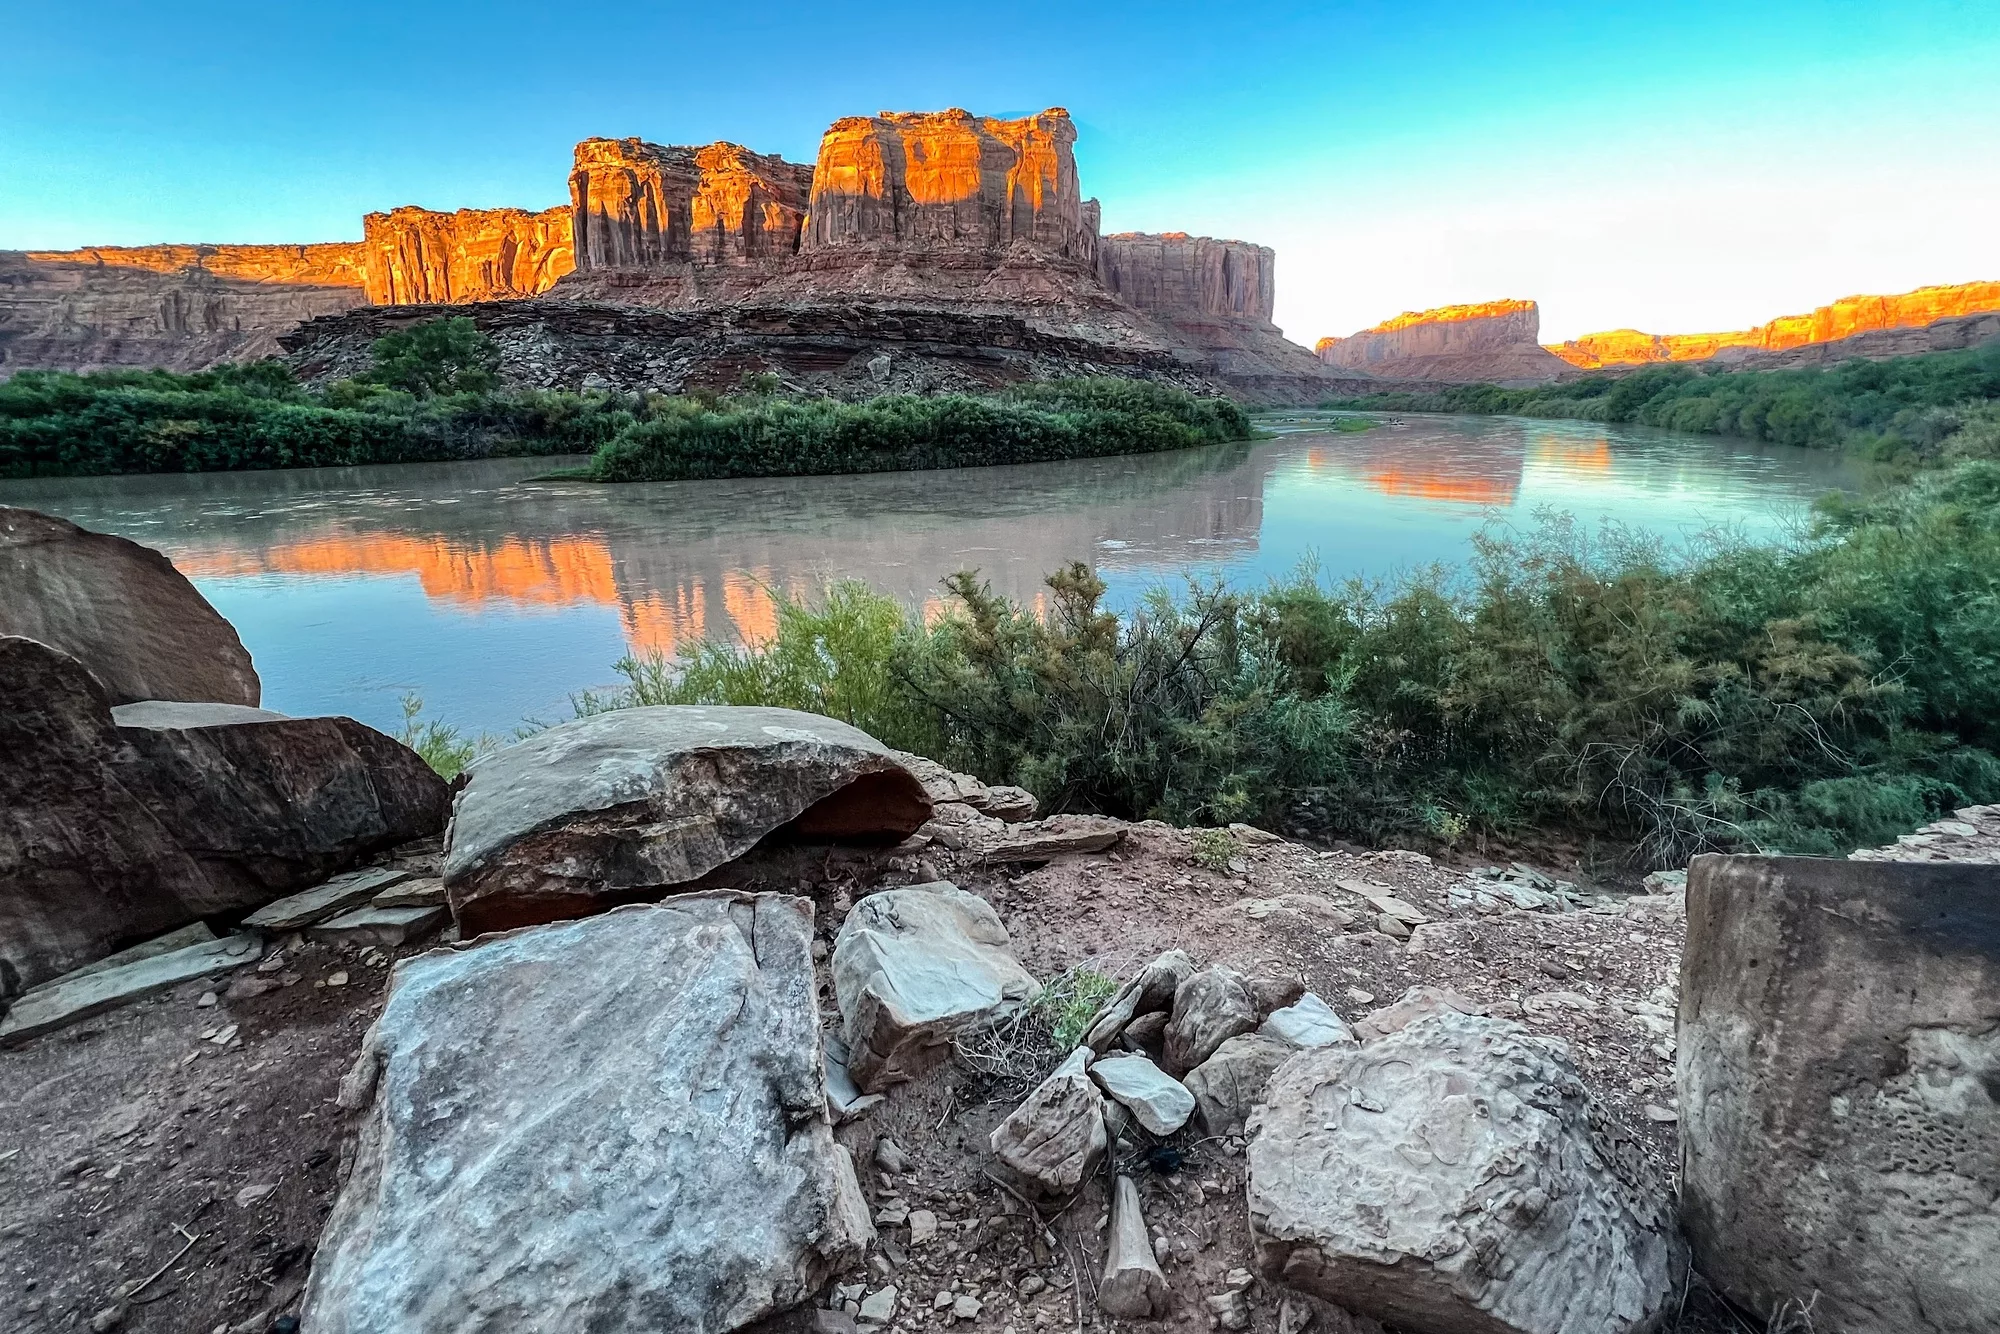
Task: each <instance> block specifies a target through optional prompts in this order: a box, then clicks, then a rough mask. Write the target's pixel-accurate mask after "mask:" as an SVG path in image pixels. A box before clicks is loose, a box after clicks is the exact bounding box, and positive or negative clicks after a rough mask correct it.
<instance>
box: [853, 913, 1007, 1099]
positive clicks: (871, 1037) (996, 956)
mask: <svg viewBox="0 0 2000 1334" xmlns="http://www.w3.org/2000/svg"><path fill="white" fill-rule="evenodd" d="M833 988H834V997H835V999H836V1000H837V1001H838V1003H839V1005H840V1017H841V1021H842V1022H843V1023H844V1024H845V1026H846V1038H847V1046H848V1061H847V1068H848V1071H849V1073H850V1074H852V1075H853V1076H854V1082H855V1083H856V1084H857V1085H859V1086H860V1088H861V1089H862V1090H863V1091H864V1092H868V1093H874V1092H877V1091H879V1090H881V1089H883V1088H885V1087H887V1086H888V1085H890V1084H895V1083H900V1082H902V1081H904V1080H907V1079H909V1078H911V1077H912V1076H914V1075H916V1074H918V1073H920V1072H922V1071H923V1070H925V1069H927V1068H929V1067H930V1066H931V1065H933V1064H935V1063H936V1062H937V1061H938V1060H939V1059H940V1058H941V1057H942V1056H943V1054H944V1049H945V1045H946V1044H947V1043H949V1042H950V1041H951V1038H952V1035H953V1034H955V1033H957V1032H958V1031H959V1030H960V1029H962V1028H965V1027H968V1026H970V1025H973V1024H978V1023H982V1022H984V1021H987V1020H990V1019H993V1018H997V1017H998V1016H1000V1015H1002V1014H1004V1013H1006V1012H1008V1011H1009V1010H1011V1009H1013V1008H1015V1007H1016V1006H1019V1005H1021V1004H1023V1003H1024V1002H1026V1001H1029V1000H1032V999H1033V998H1034V997H1035V996H1036V995H1037V994H1039V993H1040V991H1041V986H1040V984H1039V983H1037V982H1036V981H1035V979H1034V978H1033V976H1031V975H1030V974H1029V972H1028V970H1027V969H1025V968H1023V967H1022V966H1021V965H1020V962H1019V961H1018V960H1016V959H1015V958H1014V954H1013V951H1012V949H1011V948H1010V944H1009V941H1008V938H1007V928H1006V927H1005V926H1003V925H1001V922H1000V918H999V915H998V914H996V913H995V912H994V911H993V906H992V905H991V904H989V903H988V902H986V900H985V899H982V898H980V897H978V896H977V895H974V894H968V893H966V892H965V891H964V890H962V889H960V888H958V887H957V886H956V885H952V884H948V883H946V882H944V881H938V882H935V883H933V884H928V885H911V886H909V887H907V888H904V889H889V890H883V891H882V892H881V893H879V894H870V895H869V896H868V897H867V898H865V899H862V900H861V901H860V902H859V903H857V904H855V905H854V908H853V910H852V911H851V912H849V913H848V914H847V920H846V921H844V922H842V923H841V924H840V934H839V935H838V936H837V937H835V939H834V943H833Z"/></svg>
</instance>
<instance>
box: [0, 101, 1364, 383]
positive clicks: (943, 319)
mask: <svg viewBox="0 0 2000 1334" xmlns="http://www.w3.org/2000/svg"><path fill="white" fill-rule="evenodd" d="M1075 142H1076V127H1075V125H1074V124H1073V123H1072V122H1071V120H1070V117H1069V113H1068V112H1066V111H1064V110H1063V109H1062V108H1060V107H1051V108H1049V109H1048V110H1046V111H1043V112H1040V113H1038V114H1036V115H1033V116H1024V117H1020V118H1016V119H998V118H993V117H984V116H976V115H973V114H972V113H971V112H968V111H963V110H958V109H952V110H947V111H937V112H886V111H885V112H881V113H879V114H877V115H874V116H851V117H847V118H844V119H842V120H838V121H836V122H834V124H833V125H832V126H831V127H829V128H828V130H827V131H826V133H825V135H824V136H823V137H822V139H821V141H820V148H819V153H818V157H817V159H816V161H815V162H814V163H812V164H810V165H808V164H805V163H797V162H788V161H786V160H785V159H784V158H782V157H779V156H776V155H773V154H764V153H758V152H755V151H753V150H751V149H749V148H746V147H744V146H742V145H740V144H733V143H713V144H706V145H698V146H690V145H665V144H655V143H650V142H648V141H646V140H643V139H637V138H625V139H608V138H604V139H586V140H584V141H583V142H582V143H580V144H578V145H577V146H576V151H575V158H574V163H573V168H572V171H571V173H570V177H569V195H570V198H569V203H568V204H567V205H566V206H558V207H556V208H551V209H544V210H541V211H538V212H537V211H529V210H525V209H514V208H501V209H461V210H458V211H457V212H440V211H436V210H431V209H423V208H416V207H403V208H396V209H391V210H389V211H387V212H380V213H370V214H368V215H367V217H366V218H365V219H364V221H363V227H362V231H363V236H362V240H361V241H359V242H340V243H332V244H324V245H305V246H231V245H215V246H209V245H204V246H146V247H133V248H114V247H92V248H88V249H85V250H76V251H36V252H25V253H24V252H0V376H4V375H6V374H11V373H13V372H16V371H20V370H25V369H34V368H52V369H65V370H77V369H94V368H99V367H111V366H166V367H169V368H172V369H177V370H192V369H198V368H200V367H203V366H208V365H213V364H216V363H218V362H222V361H231V360H242V359H249V358H254V357H259V356H268V355H274V354H278V353H281V352H283V351H285V350H287V349H292V350H294V351H295V358H296V356H303V357H305V358H306V361H307V362H308V363H309V368H310V369H311V370H312V373H315V374H317V373H320V372H322V371H325V370H326V368H330V367H344V366H347V365H348V364H349V363H350V362H351V361H352V360H353V356H354V347H353V346H351V345H352V344H355V343H356V342H357V341H358V340H363V339H366V338H371V337H374V336H379V334H380V333H381V332H382V331H384V330H385V329H387V328H390V327H396V325H397V322H398V321H405V322H406V321H407V320H408V319H411V318H418V317H424V318H427V317H428V316H427V315H423V314H422V312H421V311H415V312H410V313H408V314H404V313H402V312H403V310H404V308H406V307H420V308H429V307H434V306H439V305H452V306H462V307H464V308H465V313H467V314H469V315H471V316H472V317H473V318H474V319H475V320H477V321H479V322H480V324H481V327H482V328H485V329H487V330H488V332H489V333H492V334H494V336H495V337H496V338H500V339H502V341H503V362H502V374H503V375H505V376H507V377H509V378H510V379H513V380H516V381H517V382H520V383H523V384H534V385H538V386H542V387H570V388H575V387H579V386H578V384H572V383H571V381H573V380H579V379H588V380H590V381H591V382H593V383H595V382H605V383H609V384H612V385H616V386H619V387H626V388H652V389H661V390H667V391H673V390H678V389H681V388H684V387H688V386H690V385H693V384H698V383H703V382H705V381H708V380H714V381H724V380H727V381H730V382H733V379H732V378H731V377H734V376H738V375H740V374H742V373H745V372H749V371H757V370H765V369H768V370H772V371H775V372H778V373H780V374H781V375H782V376H784V377H786V378H788V379H795V380H802V381H803V382H806V383H811V384H813V385H815V386H817V387H821V388H829V389H832V390H833V391H835V392H852V393H861V392H865V391H869V390H871V389H872V390H875V391H879V390H880V389H883V388H917V389H935V388H954V387H977V386H978V385H979V384H981V383H988V382H999V381H1005V380H1008V379H1014V378H1020V377H1021V376H1022V375H1027V374H1037V375H1039V374H1046V373H1054V372H1055V371H1056V370H1057V369H1059V368H1062V367H1068V368H1071V369H1090V368H1093V367H1095V368H1100V369H1106V368H1108V369H1111V370H1113V371H1114V372H1115V373H1133V374H1145V375H1149V376H1155V377H1165V378H1177V379H1179V380H1181V381H1182V382H1187V383H1206V384H1208V385H1209V386H1210V387H1224V388H1227V389H1229V390H1230V391H1232V392H1235V393H1237V394H1238V395H1239V396H1242V397H1247V398H1252V399H1257V400H1262V401H1274V402H1316V401H1318V400H1319V399H1320V398H1323V397H1325V396H1326V395H1328V394H1330V393H1339V392H1353V391H1354V390H1356V389H1357V388H1365V384H1363V383H1362V380H1361V377H1358V376H1351V375H1350V376H1343V375H1342V374H1341V373H1340V372H1339V371H1338V370H1336V369H1330V368H1329V367H1327V366H1323V365H1322V364H1321V363H1320V362H1319V361H1317V360H1315V359H1314V358H1313V356H1312V354H1311V353H1310V352H1308V351H1307V350H1306V349H1305V348H1303V347H1301V346H1299V345H1297V344H1295V343H1291V342H1288V341H1287V340H1286V339H1285V338H1284V336H1283V334H1282V332H1281V331H1280V330H1279V329H1278V328H1277V326H1276V325H1274V324H1273V323H1272V322H1271V313H1272V309H1273V301H1274V292H1275V267H1276V257H1275V255H1274V254H1273V252H1272V251H1271V250H1270V249H1269V248H1267V247H1264V246H1258V245H1253V244H1250V243H1248V242H1243V241H1230V240H1219V239H1216V238H1211V237H1200V236H1188V235H1186V234H1184V233H1177V232H1174V233H1163V234H1157V235H1154V234H1143V233H1118V234H1115V235H1112V236H1101V235H1100V234H1099V230H1100V227H1099V224H1100V219H1101V216H1102V211H1101V208H1100V206H1099V204H1098V202H1097V201H1096V200H1094V199H1086V198H1084V197H1083V194H1082V190H1081V187H1080V183H1079V181H1078V178H1077V169H1076V158H1075V154H1074V150H1073V145H1074V144H1075ZM647 311H656V312H657V311H666V312H685V313H687V314H689V315H691V316H701V317H703V318H700V319H695V320H693V321H692V322H690V321H681V322H679V323H675V322H673V321H666V322H662V321H660V320H657V319H654V320H650V321H649V320H648V319H647V318H645V317H644V314H643V313H644V312H647ZM899 311H900V312H909V313H911V314H912V316H913V317H914V323H913V322H911V320H908V319H900V317H898V316H897V315H896V312H899ZM738 316H741V317H742V318H740V319H739V318H738ZM1010 321H1011V323H1010ZM808 328H809V329H810V330H811V331H813V332H812V333H811V334H810V336H807V335H806V334H805V333H804V332H802V331H804V330H807V329H808ZM1014 329H1019V330H1020V332H1019V333H1014V332H1010V330H1014ZM614 331H615V332H614ZM510 340H511V341H510ZM649 340H657V345H655V343H654V342H651V341H649ZM801 340H803V341H801ZM614 343H615V348H614ZM693 344H700V345H702V346H703V347H708V348H711V350H712V355H711V354H710V353H701V354H699V355H696V356H694V357H692V358H690V357H689V356H687V355H683V354H682V353H684V352H685V350H686V348H687V347H688V346H691V345H693ZM674 348H679V349H681V351H680V352H675V351H674V350H673V349H674ZM298 349H305V351H303V352H298V351H297V350H298ZM614 350H615V351H616V352H617V353H618V355H615V356H614V355H611V353H612V351H614ZM884 353H889V354H892V355H891V357H890V366H891V369H890V372H889V373H888V374H887V376H886V378H885V376H884V374H883V373H882V367H883V362H882V359H881V358H882V354H884ZM595 363H601V366H600V367H599V368H598V369H586V368H587V367H591V366H593V364H595ZM869 366H872V367H874V371H872V372H870V373H868V374H864V373H863V369H862V368H864V367H869ZM899 367H900V368H904V369H897V368H899ZM1120 368H1122V369H1120ZM906 370H907V373H905V371H906ZM329 373H330V372H329Z"/></svg>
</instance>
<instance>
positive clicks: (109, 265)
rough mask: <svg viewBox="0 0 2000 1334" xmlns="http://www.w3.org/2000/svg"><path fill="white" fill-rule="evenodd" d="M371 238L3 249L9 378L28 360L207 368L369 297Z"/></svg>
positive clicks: (272, 346) (0, 302)
mask: <svg viewBox="0 0 2000 1334" xmlns="http://www.w3.org/2000/svg"><path fill="white" fill-rule="evenodd" d="M367 300H368V297H367V293H366V291H365V290H364V282H363V274H362V247H361V246H360V245H358V244H354V243H338V244H332V245H295V246H209V245H174V246H135V247H113V246H93V247H90V248H88V249H85V250H57V251H26V252H23V251H0V379H4V378H5V377H7V376H9V375H12V374H14V373H16V372H18V371H23V370H38V369H61V370H101V369H109V368H116V367H130V366H161V367H166V368H168V369H170V370H182V371H190V370H199V369H201V368H203V367H205V366H212V365H215V364H216V363H217V362H222V361H254V360H256V359H257V358H259V357H267V356H273V355H276V353H277V352H278V345H277V342H276V335H277V334H279V333H281V332H283V331H284V330H286V329H290V328H293V327H295V326H297V325H298V324H300V323H301V322H302V321H305V320H309V319H312V318H314V317H315V316H319V315H331V314H336V313H338V312H340V311H343V310H349V309H352V308H353V307H355V306H359V305H363V304H365V303H366V302H367Z"/></svg>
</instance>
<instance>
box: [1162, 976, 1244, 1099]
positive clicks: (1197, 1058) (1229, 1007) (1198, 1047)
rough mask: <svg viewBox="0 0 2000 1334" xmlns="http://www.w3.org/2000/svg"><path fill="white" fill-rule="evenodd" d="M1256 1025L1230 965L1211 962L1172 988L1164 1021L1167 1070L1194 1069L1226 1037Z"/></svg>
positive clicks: (1169, 1071)
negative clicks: (1171, 1002) (1169, 1010)
mask: <svg viewBox="0 0 2000 1334" xmlns="http://www.w3.org/2000/svg"><path fill="white" fill-rule="evenodd" d="M1255 1027H1257V1007H1256V1004H1255V1003H1254V1002H1252V1001H1251V999H1250V993H1249V991H1248V990H1247V989H1245V987H1244V985H1243V975H1242V974H1241V973H1238V972H1237V971H1236V970H1235V969H1233V968H1225V967H1223V966H1222V965H1221V964H1211V965H1210V966H1208V967H1207V968H1204V969H1203V970H1202V971H1200V972H1199V973H1196V974H1194V975H1193V976H1192V977H1190V978H1188V980H1187V981H1185V982H1183V983H1181V984H1180V987H1179V988H1178V989H1177V990H1176V991H1175V992H1174V1014H1173V1018H1171V1019H1169V1020H1168V1021H1167V1046H1166V1060H1165V1062H1164V1064H1165V1066H1166V1069H1167V1071H1168V1073H1170V1074H1181V1073H1183V1072H1185V1071H1188V1070H1192V1069H1194V1068H1195V1067H1196V1066H1197V1065H1200V1064H1201V1063H1202V1062H1203V1061H1205V1060H1207V1059H1208V1058H1209V1057H1211V1056H1213V1055H1214V1054H1215V1049H1216V1048H1217V1047H1220V1046H1221V1045H1222V1044H1223V1043H1224V1042H1227V1041H1228V1040H1229V1039H1230V1038H1233V1037H1235V1036H1236V1035H1237V1034H1239V1033H1248V1032H1249V1031H1250V1030H1251V1029H1253V1028H1255Z"/></svg>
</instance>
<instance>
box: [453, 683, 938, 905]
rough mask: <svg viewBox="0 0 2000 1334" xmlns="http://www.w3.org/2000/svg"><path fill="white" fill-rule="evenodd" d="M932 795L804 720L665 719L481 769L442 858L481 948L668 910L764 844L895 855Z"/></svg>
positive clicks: (739, 715) (576, 725)
mask: <svg viewBox="0 0 2000 1334" xmlns="http://www.w3.org/2000/svg"><path fill="white" fill-rule="evenodd" d="M930 813H931V805H930V800H929V798H928V797H927V796H926V795H925V793H924V788H923V785H922V784H921V783H919V782H918V780H917V779H916V778H915V777H914V776H912V775H911V774H910V773H909V771H908V770H906V769H905V768H903V766H902V765H901V764H899V763H898V762H897V760H896V757H895V754H894V752H892V751H890V750H889V749H888V748H887V747H885V746H883V745H882V743H881V742H879V741H877V740H875V738H873V737H871V736H869V735H868V734H867V733H865V732H862V731H860V730H859V729H857V728H853V727H849V726H848V725H847V724H846V723H842V722H837V721H835V720H834V719H832V718H824V717H821V716H820V715H818V714H813V713H801V712H798V711H797V710H794V709H765V708H736V707H730V706H726V705H714V706H710V705H663V706H658V707H653V708H642V709H619V710H615V711H613V712H610V713H601V714H597V715H594V716H592V717H588V718H579V719H577V720H576V721H574V722H569V723H564V724H562V725H561V726H559V727H551V728H549V729H548V730H547V731H545V732H538V733H536V734H535V735H534V736H532V737H529V738H528V739H527V740H526V741H523V742H521V743H520V744H518V745H514V746H509V747H508V748H507V749H505V750H502V751H499V752H497V753H495V754H493V755H491V756H489V757H487V758H485V759H483V760H481V761H479V762H478V764H476V765H475V766H474V767H473V770H472V777H471V780H470V781H469V782H468V783H467V784H466V786H465V788H464V790H463V791H461V792H460V793H459V795H458V799H457V803H456V805H455V807H454V810H453V813H452V822H451V832H450V835H449V837H448V838H447V840H446V844H445V858H444V882H445V887H446V889H447V890H448V891H449V893H450V897H451V908H452V914H453V916H454V917H456V918H457V919H458V923H459V927H460V929H461V930H462V931H464V932H465V933H466V934H468V935H472V934H477V933H479V932H483V931H502V930H507V929H510V928H513V927H518V926H531V925H534V924H536V923H540V922H552V921H559V920H561V919H564V918H570V917H582V916H586V915H588V914H590V913H594V912H602V911H604V910H605V909H606V908H610V907H614V906H616V905H618V904H621V903H630V902H633V901H635V900H642V899H655V898H659V897H660V896H661V895H663V894H667V893H671V892H672V891H674V890H675V889H676V888H677V887H681V886H685V885H688V884H689V883H690V882H692V881H695V880H699V879H700V878H701V877H702V876H704V875H706V874H708V873H709V872H710V871H713V870H715V869H716V868H717V867H720V866H723V865H726V864H727V863H729V862H732V861H734V860H736V859H737V858H738V857H741V856H742V855H743V854H744V853H746V852H748V851H749V850H750V849H751V848H753V847H755V846H756V845H757V843H758V842H759V841H760V840H762V839H764V838H765V837H766V836H768V835H770V834H773V833H775V832H777V831H779V830H785V831H787V832H789V833H791V834H794V835H796V836H798V837H800V838H805V839H828V840H858V841H873V842H882V843H895V842H898V841H900V840H902V839H904V838H907V837H908V836H909V835H910V834H912V833H914V832H915V831H916V830H917V828H918V827H919V826H921V825H922V824H923V823H924V821H926V820H927V819H929V818H930Z"/></svg>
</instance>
